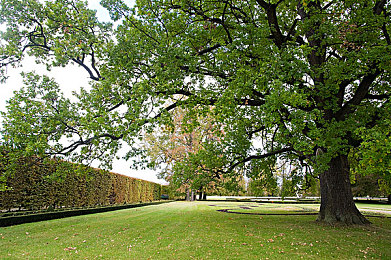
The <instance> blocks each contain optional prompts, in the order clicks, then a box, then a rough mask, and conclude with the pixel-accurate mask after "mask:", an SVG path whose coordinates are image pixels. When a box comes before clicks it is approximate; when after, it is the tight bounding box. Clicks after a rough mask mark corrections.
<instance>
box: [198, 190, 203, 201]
mask: <svg viewBox="0 0 391 260" xmlns="http://www.w3.org/2000/svg"><path fill="white" fill-rule="evenodd" d="M202 194H203V193H202V191H201V190H200V193H199V196H198V200H202Z"/></svg>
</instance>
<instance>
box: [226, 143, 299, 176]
mask: <svg viewBox="0 0 391 260" xmlns="http://www.w3.org/2000/svg"><path fill="white" fill-rule="evenodd" d="M293 150H294V149H293V148H292V147H286V148H282V149H279V150H275V151H271V152H268V153H264V154H260V155H251V156H249V157H247V158H244V159H242V160H240V161H238V162H236V163H234V164H232V165H231V166H230V167H229V168H228V169H227V170H226V171H225V172H231V171H232V170H233V169H235V168H236V167H237V166H239V165H241V164H244V163H246V162H249V161H252V160H260V159H264V158H267V157H270V156H274V155H277V154H282V153H286V152H290V151H293Z"/></svg>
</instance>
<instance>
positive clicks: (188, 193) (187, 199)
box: [186, 189, 190, 201]
mask: <svg viewBox="0 0 391 260" xmlns="http://www.w3.org/2000/svg"><path fill="white" fill-rule="evenodd" d="M186 201H190V191H189V189H186Z"/></svg>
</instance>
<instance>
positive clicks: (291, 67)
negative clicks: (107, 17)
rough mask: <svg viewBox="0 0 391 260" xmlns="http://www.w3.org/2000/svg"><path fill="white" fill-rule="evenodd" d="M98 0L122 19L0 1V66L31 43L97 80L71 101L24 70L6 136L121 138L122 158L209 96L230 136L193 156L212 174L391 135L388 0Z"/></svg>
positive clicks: (318, 163)
mask: <svg viewBox="0 0 391 260" xmlns="http://www.w3.org/2000/svg"><path fill="white" fill-rule="evenodd" d="M101 3H102V5H103V6H104V7H106V8H107V9H108V10H109V11H110V13H111V17H112V19H113V20H114V21H120V22H121V23H120V25H119V26H118V27H117V28H115V29H112V26H111V25H110V24H105V23H101V22H99V21H98V19H97V18H96V16H95V12H94V11H91V10H88V8H87V5H86V3H85V2H83V1H76V0H73V1H72V0H53V1H47V2H45V3H44V4H42V3H40V2H39V1H34V0H28V1H27V0H26V1H21V0H19V1H17V0H12V1H10V0H2V1H1V6H2V9H1V17H0V18H1V21H2V22H6V23H7V31H6V32H5V33H3V34H2V36H1V37H2V39H3V40H2V45H1V48H0V54H1V55H0V56H1V59H2V68H3V69H4V68H5V66H6V65H7V64H9V65H10V64H18V63H19V62H22V59H23V57H24V55H26V54H28V55H31V56H34V57H35V58H36V59H37V61H39V62H41V63H44V64H46V65H48V67H49V68H50V67H52V66H64V65H65V64H67V63H70V62H73V63H76V64H78V65H79V66H80V68H81V69H84V70H86V71H87V72H88V73H89V75H90V77H91V79H92V80H93V82H92V83H91V90H88V91H87V90H82V91H81V92H80V94H78V96H77V97H78V102H76V103H71V102H70V101H69V100H67V99H65V98H63V97H62V96H61V95H59V94H58V86H56V84H55V83H54V82H53V81H52V80H49V79H48V78H46V77H43V78H40V79H39V78H38V77H37V76H34V75H28V76H27V84H28V88H27V89H26V90H21V91H20V92H19V93H18V94H16V96H15V97H14V98H13V99H12V100H11V101H10V103H9V107H8V109H9V110H8V111H7V112H6V113H5V114H4V115H3V116H4V118H5V120H4V125H3V130H2V133H3V136H5V138H6V139H5V140H6V141H5V142H6V143H7V144H9V145H11V146H13V147H18V148H19V147H23V148H25V149H26V150H27V151H28V150H34V151H37V152H42V153H49V154H55V153H59V154H63V155H73V154H77V155H78V156H81V158H82V159H84V160H87V159H91V158H99V159H103V160H105V159H106V161H107V162H109V161H110V160H111V159H113V154H115V153H116V152H117V151H118V149H119V147H120V145H121V141H123V142H126V143H128V144H129V145H130V147H132V148H131V149H130V151H129V153H128V154H127V156H126V158H130V157H133V156H136V155H141V154H142V153H141V152H142V151H140V150H138V149H136V146H135V142H136V139H137V138H138V137H140V136H141V135H142V134H143V133H145V132H149V131H151V130H152V129H153V126H155V125H159V124H165V123H167V122H168V121H169V117H170V113H169V112H170V111H172V110H174V109H176V108H178V107H183V108H186V109H187V110H186V111H188V115H187V116H188V117H189V118H192V117H196V116H197V114H199V113H201V112H200V111H202V109H194V108H196V107H202V108H204V109H205V110H204V111H208V110H209V108H210V107H213V111H214V113H215V115H214V117H213V118H214V120H215V122H214V124H215V125H216V126H218V127H220V128H221V129H223V130H224V131H223V132H224V135H223V138H221V139H219V140H215V141H213V140H212V141H211V140H208V143H206V144H204V147H205V148H206V149H202V150H200V152H199V153H196V154H194V155H193V156H194V157H193V160H195V161H199V162H202V164H203V165H204V166H205V167H207V168H208V169H209V171H212V172H216V173H218V172H225V173H228V172H232V170H233V169H235V168H236V169H238V168H239V170H236V171H235V172H237V173H239V172H246V171H249V172H251V169H254V168H256V169H262V167H261V166H262V165H264V168H265V169H266V168H267V167H270V161H273V160H274V161H276V160H277V159H279V160H289V161H293V162H294V163H295V164H297V165H300V166H301V169H302V172H304V173H309V170H308V169H314V170H315V172H320V171H324V170H325V169H326V167H327V165H328V163H329V162H330V160H331V158H333V157H336V156H338V155H341V154H343V155H346V154H347V153H348V152H349V151H350V150H351V149H352V148H362V149H364V150H365V149H367V148H366V147H367V146H366V144H363V141H364V140H365V139H367V138H366V137H368V135H366V134H365V137H363V135H362V134H361V133H368V134H369V135H370V137H368V138H369V140H372V139H373V138H375V139H373V140H376V133H377V132H379V133H382V134H383V135H386V136H387V138H388V137H389V132H384V131H383V129H384V127H385V126H384V125H383V124H381V123H380V122H382V121H383V120H384V119H385V118H388V117H389V115H390V112H391V111H390V106H389V105H388V103H389V97H390V68H391V62H390V60H391V40H390V35H389V31H390V12H391V10H390V9H391V5H390V4H389V3H388V2H387V1H381V0H379V1H369V0H362V1H348V0H346V1H320V0H318V1H313V0H306V1H304V0H303V1H301V0H297V1H283V0H280V1H277V0H276V1H264V0H250V1H236V0H225V1H214V0H213V1H212V0H204V1H194V0H157V1H156V0H154V1H151V0H138V1H136V6H135V7H129V6H127V5H126V4H125V3H124V2H122V1H119V0H103V1H102V2H101ZM3 72H4V71H3ZM53 98H54V99H55V100H52V99H53ZM26 102H28V103H26ZM18 104H19V105H18ZM32 115H34V116H32ZM26 118H27V120H26ZM16 122H19V123H20V124H19V123H16ZM358 129H361V130H360V131H361V132H360V131H358ZM64 136H65V137H68V142H67V145H61V144H59V143H61V142H59V141H60V140H61V138H62V137H64ZM387 140H388V139H387ZM369 142H371V141H369ZM317 151H318V153H317ZM378 152H381V151H378ZM364 158H365V157H364ZM252 164H255V166H256V167H255V166H254V167H252V166H251V165H252ZM261 171H262V170H260V172H261Z"/></svg>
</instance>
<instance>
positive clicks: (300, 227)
mask: <svg viewBox="0 0 391 260" xmlns="http://www.w3.org/2000/svg"><path fill="white" fill-rule="evenodd" d="M211 204H213V203H210V202H207V201H206V202H173V203H167V204H162V205H155V206H147V207H143V208H135V209H125V210H120V211H113V212H106V213H99V214H93V215H86V216H78V217H71V218H66V219H58V220H50V221H45V222H37V223H29V224H22V225H18V226H12V227H5V228H0V234H1V235H0V258H2V259H26V258H39V259H44V258H49V259H54V258H56V259H72V258H73V259H74V258H78V259H84V258H88V259H148V258H149V259H267V258H268V259H300V258H306V259H332V258H340V259H362V258H364V257H366V258H369V259H371V258H373V259H391V251H390V248H391V219H388V218H387V219H382V218H373V219H371V221H372V222H373V225H371V226H368V227H360V226H353V227H330V226H323V225H319V224H318V223H316V222H315V218H316V216H256V215H240V214H227V213H223V212H218V211H217V209H222V208H238V206H239V205H241V203H232V202H219V203H218V204H219V205H217V206H209V205H211ZM254 205H259V204H256V203H254ZM248 206H250V204H249V205H248ZM263 206H265V205H260V207H258V208H259V209H257V210H261V209H260V208H262V207H263ZM285 206H286V205H285ZM254 208H256V207H254ZM242 210H245V209H242ZM267 210H268V211H269V212H275V211H278V212H279V211H281V210H282V209H281V208H280V209H278V207H276V209H275V210H273V209H272V208H268V209H267Z"/></svg>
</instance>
